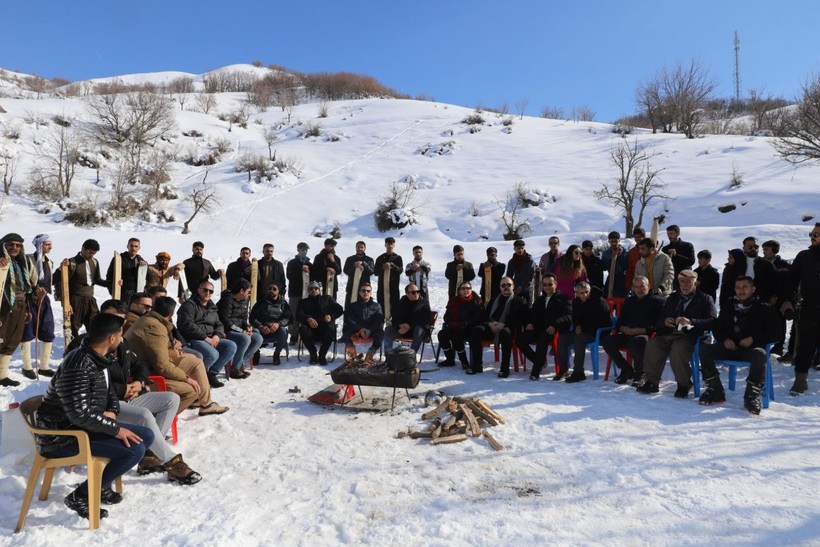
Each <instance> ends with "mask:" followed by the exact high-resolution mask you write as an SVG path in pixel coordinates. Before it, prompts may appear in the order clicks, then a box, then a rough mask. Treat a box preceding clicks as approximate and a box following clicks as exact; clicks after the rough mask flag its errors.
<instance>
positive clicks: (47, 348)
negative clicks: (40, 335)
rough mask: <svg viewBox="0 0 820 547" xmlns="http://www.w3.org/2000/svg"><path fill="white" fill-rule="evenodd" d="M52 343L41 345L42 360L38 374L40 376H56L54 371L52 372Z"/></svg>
mask: <svg viewBox="0 0 820 547" xmlns="http://www.w3.org/2000/svg"><path fill="white" fill-rule="evenodd" d="M53 345H54V344H53V343H52V342H42V343H41V344H40V360H39V363H38V365H37V366H38V369H37V372H38V373H39V374H40V376H54V371H53V370H51V368H50V365H51V347H52V346H53Z"/></svg>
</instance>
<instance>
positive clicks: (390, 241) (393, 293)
mask: <svg viewBox="0 0 820 547" xmlns="http://www.w3.org/2000/svg"><path fill="white" fill-rule="evenodd" d="M395 248H396V240H395V239H394V238H392V237H386V238H384V253H382V254H380V255H379V256H378V257H377V258H376V263H375V264H374V266H373V269H374V271H375V274H376V278H377V279H378V280H379V289H378V293H377V298H376V300H378V302H379V304H381V306H382V312H383V313H384V315H385V319H387V320H388V321H389V320H390V317H391V316H392V315H393V309H392V308H393V306H395V305H396V304H398V303H399V281H400V279H401V274H402V272H403V271H404V261H403V260H402V258H401V255H399V254H396V253H395V252H394V249H395ZM388 277H389V282H388Z"/></svg>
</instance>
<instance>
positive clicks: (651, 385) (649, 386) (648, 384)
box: [638, 380, 660, 394]
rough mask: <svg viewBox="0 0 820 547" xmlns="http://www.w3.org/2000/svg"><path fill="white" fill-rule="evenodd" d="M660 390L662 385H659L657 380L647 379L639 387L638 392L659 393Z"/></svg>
mask: <svg viewBox="0 0 820 547" xmlns="http://www.w3.org/2000/svg"><path fill="white" fill-rule="evenodd" d="M659 391H660V387H658V383H657V382H653V381H651V380H646V381H645V382H644V383H643V384H641V385H640V387H638V393H647V394H648V393H657V392H659Z"/></svg>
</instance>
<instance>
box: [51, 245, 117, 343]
mask: <svg viewBox="0 0 820 547" xmlns="http://www.w3.org/2000/svg"><path fill="white" fill-rule="evenodd" d="M99 250H100V244H99V243H98V242H97V240H95V239H86V240H85V241H84V242H83V245H82V248H81V249H80V252H79V253H77V256H75V257H72V258H65V259H63V261H62V263H61V264H60V266H61V267H62V266H66V267H67V268H68V295H69V303H70V305H71V335H72V337H73V338H76V337H77V333H78V332H79V330H80V327H82V326H85V328H86V330H88V325H89V323H90V322H91V319H92V318H93V317H94V316H95V315H96V314H98V313H99V308H98V307H97V300H96V299H95V298H94V286H95V285H98V286H100V287H106V288H108V284H107V283H106V282H105V280H104V279H103V278H102V276H101V275H100V263H99V262H98V261H97V259H96V258H94V255H96V254H97V253H98V252H99ZM61 285H62V270H60V269H58V270H57V271H55V272H54V287H55V288H57V289H58V292H61V291H62V288H61ZM62 296H63V295H62V294H60V295H59V296H58V298H62Z"/></svg>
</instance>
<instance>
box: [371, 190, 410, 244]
mask: <svg viewBox="0 0 820 547" xmlns="http://www.w3.org/2000/svg"><path fill="white" fill-rule="evenodd" d="M415 193H416V187H415V185H414V184H413V182H412V179H411V182H407V181H406V178H405V181H402V182H394V183H393V184H391V185H390V189H389V190H388V191H387V194H385V195H384V196H382V198H381V200H380V201H379V204H378V206H377V207H376V210H375V211H374V212H373V222H374V223H375V225H376V229H377V230H379V231H380V232H387V231H389V230H392V229H396V228H404V227H406V226H409V225H411V224H416V223H417V222H418V215H419V208H420V206H418V205H413V203H412V202H413V196H414V195H415Z"/></svg>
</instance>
